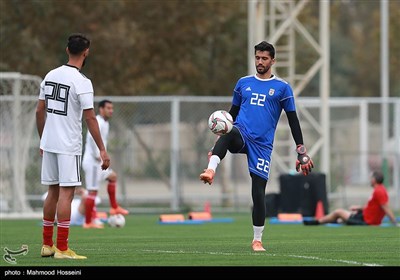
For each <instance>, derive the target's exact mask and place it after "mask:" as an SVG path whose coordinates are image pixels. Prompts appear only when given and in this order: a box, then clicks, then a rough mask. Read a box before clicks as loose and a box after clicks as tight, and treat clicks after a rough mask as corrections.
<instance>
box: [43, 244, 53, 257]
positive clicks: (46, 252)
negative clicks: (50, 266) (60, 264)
mask: <svg viewBox="0 0 400 280" xmlns="http://www.w3.org/2000/svg"><path fill="white" fill-rule="evenodd" d="M55 252H56V246H54V245H53V246H49V245H43V246H42V250H41V251H40V255H41V256H42V257H52V256H54V253H55Z"/></svg>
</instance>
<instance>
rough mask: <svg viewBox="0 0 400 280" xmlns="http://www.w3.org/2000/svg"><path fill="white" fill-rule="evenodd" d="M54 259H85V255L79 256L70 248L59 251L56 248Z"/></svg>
mask: <svg viewBox="0 0 400 280" xmlns="http://www.w3.org/2000/svg"><path fill="white" fill-rule="evenodd" d="M54 258H55V259H73V260H84V259H87V257H85V256H80V255H77V254H76V253H75V252H74V251H72V250H71V249H69V248H68V249H67V250H65V251H60V250H58V249H57V248H56V252H55V254H54Z"/></svg>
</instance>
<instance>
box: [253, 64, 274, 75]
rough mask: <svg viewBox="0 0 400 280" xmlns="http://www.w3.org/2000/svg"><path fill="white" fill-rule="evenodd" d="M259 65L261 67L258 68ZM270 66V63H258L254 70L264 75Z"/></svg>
mask: <svg viewBox="0 0 400 280" xmlns="http://www.w3.org/2000/svg"><path fill="white" fill-rule="evenodd" d="M260 66H261V67H262V68H259V67H260ZM270 68H271V65H267V66H262V65H258V66H257V67H256V70H257V73H258V74H260V75H264V74H265V73H267V72H268V71H269V69H270Z"/></svg>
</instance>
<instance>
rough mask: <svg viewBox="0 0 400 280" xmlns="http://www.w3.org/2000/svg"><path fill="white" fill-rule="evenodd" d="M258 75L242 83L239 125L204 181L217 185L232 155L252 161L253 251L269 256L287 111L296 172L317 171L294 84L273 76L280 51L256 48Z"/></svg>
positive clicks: (236, 108) (220, 144) (235, 111)
mask: <svg viewBox="0 0 400 280" xmlns="http://www.w3.org/2000/svg"><path fill="white" fill-rule="evenodd" d="M254 50H255V52H254V53H255V67H256V70H257V73H256V74H255V75H251V76H245V77H242V78H240V79H239V81H238V82H237V84H236V86H235V89H234V91H233V99H232V105H231V109H230V110H229V113H230V114H231V115H232V117H233V120H234V126H233V129H232V131H231V132H230V133H228V134H225V135H223V136H220V137H219V138H218V139H217V141H216V143H215V145H214V147H213V148H212V149H211V151H210V152H209V163H208V167H207V169H205V170H204V172H203V173H202V174H200V180H202V181H203V182H204V183H208V184H210V185H211V184H212V182H213V180H214V176H215V171H216V169H217V166H218V164H219V163H220V162H221V160H222V159H223V158H224V157H225V155H226V153H227V151H230V152H231V153H244V154H246V155H247V161H248V167H249V172H250V176H251V182H252V183H251V185H252V186H251V188H252V189H251V196H252V200H253V212H252V221H253V232H254V237H253V241H252V249H253V251H265V249H264V247H263V245H262V234H263V231H264V224H265V218H266V205H265V189H266V186H267V181H268V178H269V170H270V165H271V154H272V149H273V141H274V135H275V131H276V126H277V124H278V120H279V117H280V115H281V112H282V110H284V111H285V112H286V115H287V118H288V121H289V126H290V130H291V133H292V136H293V139H294V141H295V143H296V151H297V153H298V157H297V160H296V170H297V171H300V170H301V171H302V173H303V174H304V175H308V174H309V173H310V172H311V169H312V168H313V167H314V164H313V161H312V159H311V158H310V156H309V155H308V154H307V150H306V148H305V146H304V143H303V134H302V131H301V127H300V123H299V120H298V118H297V114H296V106H295V100H294V96H293V91H292V88H291V86H290V85H289V83H287V82H286V81H284V80H282V79H280V78H278V77H277V76H275V75H274V74H272V65H274V63H275V48H274V46H273V45H271V44H269V43H267V42H265V41H263V42H261V43H259V44H257V45H256V46H255V47H254Z"/></svg>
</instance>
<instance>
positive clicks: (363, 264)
mask: <svg viewBox="0 0 400 280" xmlns="http://www.w3.org/2000/svg"><path fill="white" fill-rule="evenodd" d="M141 251H143V252H153V253H163V254H206V255H222V256H233V255H258V256H270V257H279V256H281V257H291V258H297V259H311V260H317V261H328V262H336V263H345V264H352V265H361V266H382V265H381V264H377V263H363V262H357V261H348V260H340V259H325V258H320V257H314V256H299V255H281V254H270V253H262V252H260V253H248V254H243V253H223V252H199V251H190V252H188V251H182V250H179V251H170V250H141Z"/></svg>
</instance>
